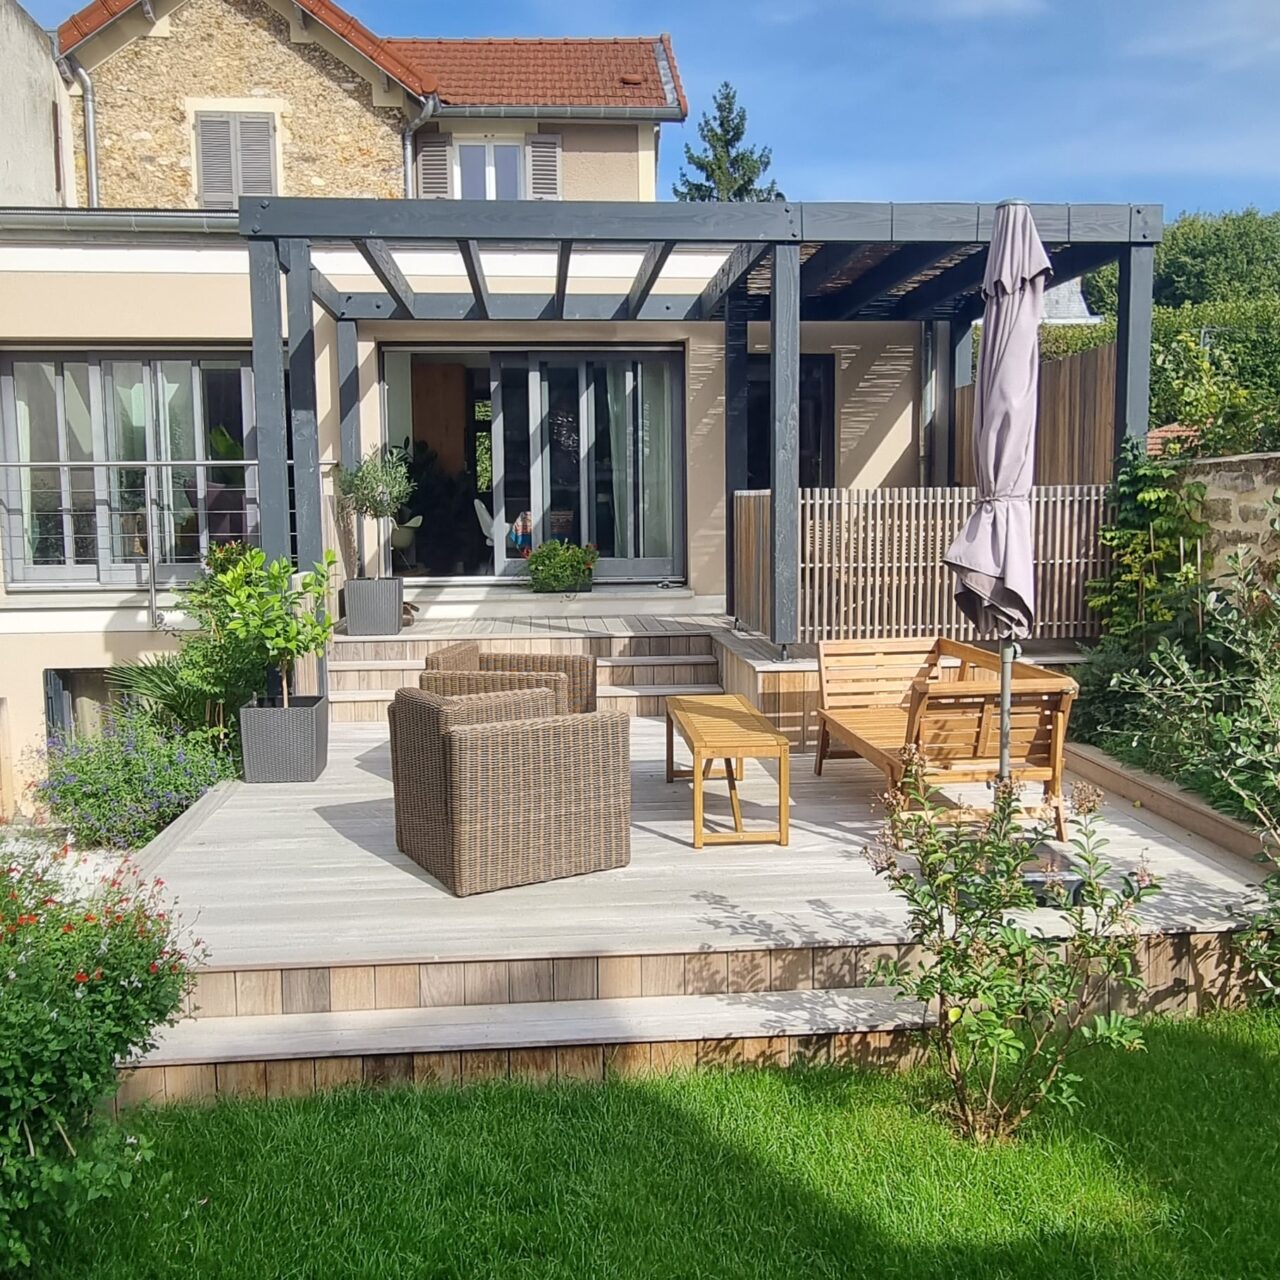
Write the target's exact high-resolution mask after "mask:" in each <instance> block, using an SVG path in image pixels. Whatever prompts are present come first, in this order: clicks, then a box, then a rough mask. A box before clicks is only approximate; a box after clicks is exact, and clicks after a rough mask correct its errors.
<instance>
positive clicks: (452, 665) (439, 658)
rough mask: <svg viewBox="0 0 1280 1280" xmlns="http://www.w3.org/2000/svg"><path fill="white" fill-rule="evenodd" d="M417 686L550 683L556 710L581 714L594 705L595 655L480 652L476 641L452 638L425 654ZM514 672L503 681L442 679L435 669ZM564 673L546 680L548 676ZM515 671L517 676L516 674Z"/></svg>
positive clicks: (472, 688)
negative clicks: (446, 643) (456, 641)
mask: <svg viewBox="0 0 1280 1280" xmlns="http://www.w3.org/2000/svg"><path fill="white" fill-rule="evenodd" d="M423 674H424V676H425V677H427V678H426V679H425V680H424V679H419V682H418V683H419V687H420V688H422V689H425V690H427V691H429V692H432V693H444V694H448V693H465V692H474V693H480V692H493V691H496V690H499V689H520V688H526V689H527V688H547V687H550V688H552V689H553V690H554V691H555V692H556V694H557V698H558V699H559V701H558V702H557V710H559V711H562V712H565V713H569V712H572V713H575V714H583V713H585V712H589V711H594V710H595V709H596V660H595V658H594V657H592V656H591V655H590V654H585V653H481V652H480V646H479V645H478V644H476V643H475V642H474V641H469V640H464V641H459V642H458V643H457V644H451V645H448V646H446V647H445V648H443V649H437V650H436V652H435V653H433V654H430V655H429V656H428V657H427V660H426V663H425V671H424V673H423ZM463 674H471V675H483V676H506V677H512V678H511V679H507V680H505V681H498V680H480V679H477V680H472V681H470V682H469V684H464V683H463V682H458V681H453V682H450V681H444V680H439V679H437V678H436V677H437V676H439V675H450V676H457V675H463ZM548 676H551V677H556V676H559V677H562V679H563V683H562V682H561V681H560V680H555V681H554V682H553V683H552V684H551V685H550V686H548V684H547V680H546V677H548ZM514 677H520V678H519V679H515V678H514Z"/></svg>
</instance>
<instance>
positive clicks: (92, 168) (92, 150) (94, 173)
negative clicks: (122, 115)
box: [71, 62, 98, 209]
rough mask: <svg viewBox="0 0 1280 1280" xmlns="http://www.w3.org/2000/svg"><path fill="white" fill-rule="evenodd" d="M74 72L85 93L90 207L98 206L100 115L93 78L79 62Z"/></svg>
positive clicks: (85, 149)
mask: <svg viewBox="0 0 1280 1280" xmlns="http://www.w3.org/2000/svg"><path fill="white" fill-rule="evenodd" d="M71 71H72V74H73V75H74V76H75V78H76V83H77V84H79V86H80V92H81V93H82V94H83V95H84V177H85V190H86V192H87V193H88V198H89V208H90V209H96V208H97V207H98V116H97V111H96V110H95V107H94V101H93V80H92V79H91V78H90V76H89V73H88V72H87V71H86V70H85V69H84V68H83V67H82V66H81V65H80V64H79V63H78V62H73V63H72V64H71Z"/></svg>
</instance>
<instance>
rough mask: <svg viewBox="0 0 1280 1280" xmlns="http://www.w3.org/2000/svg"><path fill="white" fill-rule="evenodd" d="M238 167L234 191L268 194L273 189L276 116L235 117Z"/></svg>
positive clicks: (274, 179)
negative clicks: (235, 189) (237, 180)
mask: <svg viewBox="0 0 1280 1280" xmlns="http://www.w3.org/2000/svg"><path fill="white" fill-rule="evenodd" d="M235 122H236V130H237V134H238V136H237V138H236V152H237V157H236V158H237V160H238V162H239V163H238V166H237V167H238V169H239V174H238V177H239V182H238V183H237V184H236V186H237V194H238V195H242V196H271V195H275V192H276V139H275V118H274V117H273V116H271V115H238V116H236V117H235Z"/></svg>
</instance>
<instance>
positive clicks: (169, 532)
mask: <svg viewBox="0 0 1280 1280" xmlns="http://www.w3.org/2000/svg"><path fill="white" fill-rule="evenodd" d="M257 465H258V464H257V463H256V462H252V461H244V460H229V461H224V460H217V461H213V460H198V461H197V460H191V461H186V460H170V461H164V462H157V461H128V462H94V461H90V462H0V546H2V548H3V564H4V574H5V584H6V586H7V587H10V588H22V587H32V588H46V589H53V588H74V587H77V586H78V587H98V586H104V587H106V586H114V587H119V588H141V589H143V590H145V591H146V592H147V601H148V610H149V613H150V616H151V620H152V624H153V625H159V624H160V623H161V622H162V621H163V619H162V616H161V614H160V610H159V605H158V594H159V592H161V591H163V590H166V589H168V588H171V587H173V586H175V585H177V584H179V583H181V582H183V581H185V580H188V579H190V578H191V577H193V576H194V575H195V573H196V572H197V571H198V569H199V567H200V564H201V562H202V561H203V560H204V558H205V556H206V555H208V553H209V550H210V548H211V547H214V546H217V545H220V544H225V543H230V542H244V543H248V544H250V545H253V546H257V545H260V538H261V534H260V530H261V511H260V504H259V496H258V485H257Z"/></svg>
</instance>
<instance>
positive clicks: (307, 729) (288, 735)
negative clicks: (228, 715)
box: [240, 695, 329, 782]
mask: <svg viewBox="0 0 1280 1280" xmlns="http://www.w3.org/2000/svg"><path fill="white" fill-rule="evenodd" d="M240 747H241V750H242V751H243V753H244V780H245V781H246V782H314V781H315V780H316V779H317V778H318V777H319V776H320V774H321V773H322V772H323V771H324V767H325V765H326V764H327V763H328V760H329V699H328V698H317V697H309V696H306V695H300V696H298V697H296V698H292V699H291V700H290V702H289V705H288V706H287V707H265V706H255V705H254V704H253V703H252V702H251V703H248V704H247V705H245V706H243V707H241V708H240Z"/></svg>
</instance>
